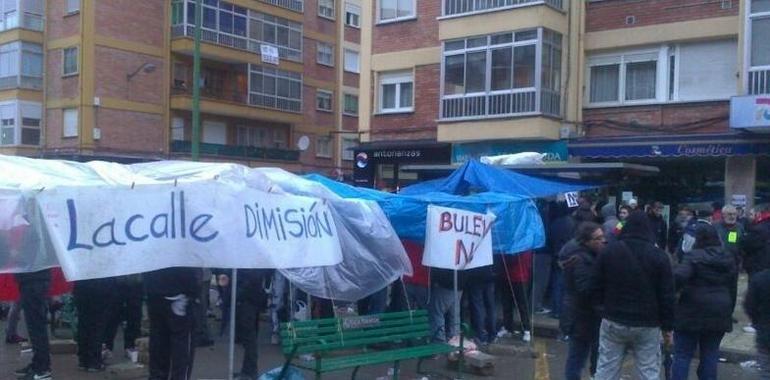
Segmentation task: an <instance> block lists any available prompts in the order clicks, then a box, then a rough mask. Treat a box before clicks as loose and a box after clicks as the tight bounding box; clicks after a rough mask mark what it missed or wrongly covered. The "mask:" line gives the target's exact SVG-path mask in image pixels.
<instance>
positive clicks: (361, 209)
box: [0, 156, 412, 301]
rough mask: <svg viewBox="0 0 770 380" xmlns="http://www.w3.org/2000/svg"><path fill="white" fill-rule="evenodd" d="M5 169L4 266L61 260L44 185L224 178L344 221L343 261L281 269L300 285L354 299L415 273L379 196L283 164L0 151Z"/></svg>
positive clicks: (0, 187) (0, 210)
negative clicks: (132, 160)
mask: <svg viewBox="0 0 770 380" xmlns="http://www.w3.org/2000/svg"><path fill="white" fill-rule="evenodd" d="M0 173H3V176H2V177H1V178H0V273H18V272H32V271H38V270H41V269H45V268H51V267H55V266H58V260H57V258H56V255H55V253H54V249H53V247H52V245H51V240H50V237H49V236H48V234H47V231H46V228H45V223H44V222H43V220H42V213H41V212H40V210H39V209H38V206H37V203H36V202H35V195H36V194H37V193H39V192H40V191H45V189H50V188H53V187H57V186H86V187H87V186H99V187H104V186H142V185H146V184H160V183H175V182H179V183H182V182H196V181H219V182H220V183H224V184H227V185H228V186H230V187H232V188H234V189H238V188H242V187H249V188H252V189H257V190H262V191H265V192H271V193H278V194H296V195H304V196H311V197H316V198H319V199H325V200H327V202H328V203H329V204H330V205H331V208H332V212H333V215H334V217H335V224H336V225H337V227H338V233H339V236H340V243H341V246H342V251H343V262H342V263H340V264H338V265H334V266H327V267H317V268H302V269H291V270H282V273H283V274H284V275H286V276H287V277H288V278H289V279H290V280H291V281H292V282H294V283H295V285H297V286H298V287H299V288H301V289H302V290H304V291H306V292H308V293H310V294H312V295H314V296H318V297H324V298H331V297H333V298H335V299H339V300H345V301H355V300H358V299H360V298H363V297H365V296H367V295H369V294H371V293H373V292H375V291H377V290H379V289H381V288H383V287H385V286H386V285H387V284H389V283H391V282H393V281H394V280H395V279H397V278H399V277H400V276H402V275H404V274H407V275H408V274H411V272H412V268H411V264H410V262H409V259H408V257H407V255H406V252H405V251H404V248H403V246H402V245H401V243H400V240H399V238H398V236H397V235H396V233H395V231H394V230H393V228H392V226H391V225H390V222H389V221H388V219H387V217H386V216H385V214H384V213H383V212H382V210H381V209H380V207H379V206H378V205H377V203H375V202H371V201H367V200H360V199H355V200H354V199H343V198H342V197H340V196H338V195H336V194H334V193H333V192H331V191H329V190H328V189H326V188H325V187H324V186H321V185H320V184H318V183H316V182H313V181H309V180H305V179H303V178H301V177H298V176H296V175H293V174H291V173H288V172H286V171H283V170H280V169H274V168H257V169H250V168H247V167H244V166H241V165H236V164H212V163H195V162H183V161H164V162H153V163H144V164H135V165H120V164H115V163H106V162H98V161H95V162H89V163H76V162H68V161H56V160H37V159H28V158H22V157H10V156H0ZM308 254H312V252H308Z"/></svg>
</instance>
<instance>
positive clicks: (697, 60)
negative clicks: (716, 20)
mask: <svg viewBox="0 0 770 380" xmlns="http://www.w3.org/2000/svg"><path fill="white" fill-rule="evenodd" d="M669 51H670V52H672V54H670V56H669V67H668V70H669V72H668V75H667V79H669V86H668V87H669V92H670V95H669V100H675V101H676V100H679V101H698V100H714V99H729V98H730V97H731V96H734V95H737V94H738V93H737V88H736V78H735V73H736V72H737V71H738V69H737V67H738V41H736V40H721V41H705V42H695V43H687V44H681V45H677V46H676V47H675V48H671V49H669Z"/></svg>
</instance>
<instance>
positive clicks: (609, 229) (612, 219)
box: [601, 203, 620, 241]
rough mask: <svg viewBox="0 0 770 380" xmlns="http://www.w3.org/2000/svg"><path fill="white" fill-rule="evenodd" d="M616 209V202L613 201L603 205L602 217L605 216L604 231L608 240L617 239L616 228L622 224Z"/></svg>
mask: <svg viewBox="0 0 770 380" xmlns="http://www.w3.org/2000/svg"><path fill="white" fill-rule="evenodd" d="M615 210H616V209H615V204H613V203H607V204H606V205H604V206H602V209H601V211H602V218H604V222H603V223H602V233H603V234H604V238H605V239H606V240H607V241H610V240H615V229H616V228H617V227H618V224H620V220H619V219H618V216H617V212H616V211H615Z"/></svg>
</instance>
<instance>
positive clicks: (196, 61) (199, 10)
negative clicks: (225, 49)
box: [190, 0, 203, 161]
mask: <svg viewBox="0 0 770 380" xmlns="http://www.w3.org/2000/svg"><path fill="white" fill-rule="evenodd" d="M201 1H202V0H195V34H194V36H195V37H194V39H195V43H194V45H195V48H194V49H193V81H192V82H193V94H192V97H193V98H192V146H191V148H190V155H191V158H192V160H193V161H198V160H199V159H200V145H201V87H200V84H201V80H200V78H201V25H202V20H201V19H202V18H203V7H202V5H201Z"/></svg>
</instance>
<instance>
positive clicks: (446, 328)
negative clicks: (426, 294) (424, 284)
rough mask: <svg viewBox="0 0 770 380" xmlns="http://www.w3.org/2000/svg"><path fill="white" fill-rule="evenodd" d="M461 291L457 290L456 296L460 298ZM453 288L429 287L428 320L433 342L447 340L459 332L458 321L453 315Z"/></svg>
mask: <svg viewBox="0 0 770 380" xmlns="http://www.w3.org/2000/svg"><path fill="white" fill-rule="evenodd" d="M462 295H463V292H462V291H458V292H457V298H458V299H459V298H462ZM454 305H455V295H454V290H452V289H444V288H442V287H440V286H436V285H434V286H432V287H431V288H430V301H429V303H428V320H429V321H430V330H431V337H432V340H433V341H434V342H447V341H448V340H449V339H452V337H454V336H457V335H459V334H460V331H459V327H460V324H459V321H455V316H454Z"/></svg>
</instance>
